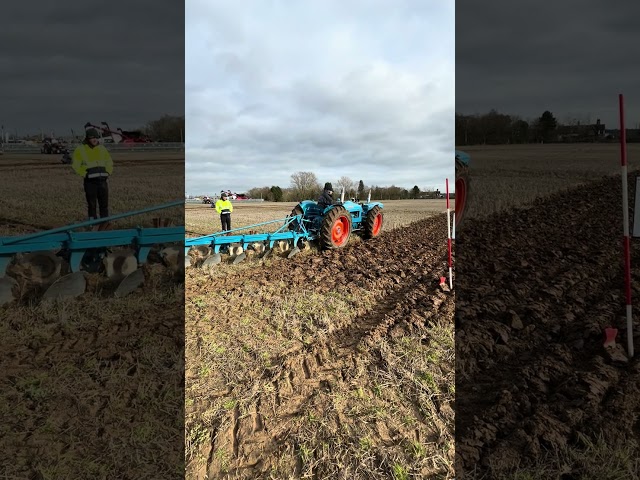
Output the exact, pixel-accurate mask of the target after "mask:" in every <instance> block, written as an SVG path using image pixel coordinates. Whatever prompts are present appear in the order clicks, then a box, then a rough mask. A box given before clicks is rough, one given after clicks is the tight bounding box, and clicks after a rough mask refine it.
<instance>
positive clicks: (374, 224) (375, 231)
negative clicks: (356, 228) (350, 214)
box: [364, 205, 384, 238]
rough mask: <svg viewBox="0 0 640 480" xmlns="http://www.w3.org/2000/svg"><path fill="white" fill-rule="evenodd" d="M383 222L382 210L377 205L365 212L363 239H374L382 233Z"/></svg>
mask: <svg viewBox="0 0 640 480" xmlns="http://www.w3.org/2000/svg"><path fill="white" fill-rule="evenodd" d="M383 221H384V215H383V213H382V210H381V209H380V207H378V206H377V205H376V206H375V207H373V208H372V209H371V210H369V211H368V212H367V216H366V218H365V220H364V237H365V238H376V237H378V236H379V235H380V232H382V224H383Z"/></svg>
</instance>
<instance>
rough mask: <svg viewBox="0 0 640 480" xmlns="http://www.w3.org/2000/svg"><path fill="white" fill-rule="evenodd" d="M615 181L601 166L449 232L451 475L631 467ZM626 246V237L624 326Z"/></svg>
mask: <svg viewBox="0 0 640 480" xmlns="http://www.w3.org/2000/svg"><path fill="white" fill-rule="evenodd" d="M629 186H630V203H631V205H633V198H634V190H635V188H633V187H634V186H635V176H633V175H630V176H629ZM621 192H622V189H621V181H620V177H619V176H618V177H613V178H603V179H602V180H601V181H598V182H595V183H591V184H589V185H585V186H581V187H579V188H576V189H574V190H570V191H567V192H564V193H559V194H557V195H554V196H552V197H548V198H547V199H544V200H538V201H537V202H535V203H534V204H533V205H532V206H531V207H530V208H523V209H521V210H519V211H511V212H506V213H500V214H498V215H495V216H493V217H488V218H487V219H485V220H483V221H480V220H471V219H468V220H467V223H466V225H465V226H464V228H463V229H460V230H459V231H458V233H457V245H456V252H457V258H458V267H457V274H458V279H459V281H458V285H457V298H456V477H457V478H460V479H462V478H465V479H468V478H522V479H525V478H549V479H556V478H558V479H560V478H562V479H578V478H581V479H582V478H593V479H596V478H611V479H613V478H638V476H639V473H640V467H639V465H638V461H637V458H638V453H639V450H638V443H637V435H638V433H639V431H638V427H639V425H640V424H639V423H638V415H639V414H640V366H639V364H638V363H637V360H635V359H633V360H631V361H629V362H627V361H625V358H624V351H625V349H626V345H627V340H626V326H625V325H626V323H625V320H624V314H625V298H624V283H623V281H624V276H623V263H622V258H623V257H622V252H623V249H622V233H623V227H622V209H621ZM631 218H633V215H632V214H631ZM639 254H640V247H639V246H638V244H637V240H633V241H632V262H633V261H634V260H635V261H636V267H634V268H633V271H632V278H633V282H634V289H633V292H634V293H633V295H634V299H633V303H634V311H635V315H634V318H635V319H634V327H635V330H636V332H637V331H638V313H637V312H638V311H639V310H638V309H639V308H640V301H639V300H640V287H639V285H640V283H638V280H639V279H640V268H638V267H637V259H638V255H639ZM611 326H613V327H616V328H618V329H619V332H618V338H617V343H618V344H620V345H621V346H620V347H618V349H617V350H613V351H607V350H605V348H604V347H603V340H604V338H603V331H604V329H605V328H606V327H611ZM639 347H640V342H638V338H636V351H637V349H638V348H639Z"/></svg>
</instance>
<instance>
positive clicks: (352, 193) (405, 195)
mask: <svg viewBox="0 0 640 480" xmlns="http://www.w3.org/2000/svg"><path fill="white" fill-rule="evenodd" d="M331 183H332V186H333V191H334V193H333V197H334V198H335V199H338V198H340V194H341V192H342V189H343V188H344V192H345V193H344V196H345V200H348V199H351V198H356V199H358V200H366V199H367V196H368V195H369V190H371V198H372V199H376V200H408V199H420V198H438V197H439V196H440V195H441V193H440V191H439V190H437V189H435V188H429V187H425V188H422V189H421V188H420V187H418V186H417V185H414V186H413V187H412V188H410V189H407V188H403V187H397V186H395V185H391V186H390V187H381V186H378V185H372V186H367V185H365V183H364V182H363V181H362V180H359V181H353V180H352V179H350V178H349V177H346V176H343V177H340V178H339V179H338V180H337V181H333V182H331ZM323 187H324V183H321V182H320V181H319V180H318V177H317V176H316V174H315V173H313V172H295V173H294V174H292V175H291V182H290V184H289V186H288V187H281V186H279V185H272V186H264V187H256V188H252V189H250V190H249V191H248V192H247V193H246V194H247V195H248V196H249V197H251V198H262V199H264V200H266V201H269V202H300V201H302V200H317V199H318V197H320V195H321V194H322V190H323Z"/></svg>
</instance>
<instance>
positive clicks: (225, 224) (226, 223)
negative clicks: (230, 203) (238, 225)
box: [220, 213, 231, 232]
mask: <svg viewBox="0 0 640 480" xmlns="http://www.w3.org/2000/svg"><path fill="white" fill-rule="evenodd" d="M220 222H221V223H222V231H223V232H226V231H227V230H231V214H230V213H222V214H220Z"/></svg>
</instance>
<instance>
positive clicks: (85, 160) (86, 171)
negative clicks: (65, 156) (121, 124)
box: [71, 128, 113, 220]
mask: <svg viewBox="0 0 640 480" xmlns="http://www.w3.org/2000/svg"><path fill="white" fill-rule="evenodd" d="M99 138H100V134H99V133H98V131H97V130H96V129H95V128H89V129H87V131H86V135H85V139H84V141H83V142H82V143H81V144H80V145H78V147H77V148H76V149H75V150H74V152H73V157H72V162H71V167H72V168H73V170H74V171H75V172H76V173H77V174H78V175H80V176H81V177H82V178H84V193H85V195H86V198H87V207H88V210H89V220H94V219H96V218H98V217H97V215H96V207H97V206H98V205H99V207H100V218H104V217H108V216H109V185H108V182H107V180H108V178H109V175H111V174H112V173H113V160H112V159H111V155H110V154H109V151H108V150H107V149H106V148H105V147H104V145H100V144H99Z"/></svg>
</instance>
